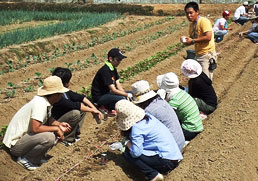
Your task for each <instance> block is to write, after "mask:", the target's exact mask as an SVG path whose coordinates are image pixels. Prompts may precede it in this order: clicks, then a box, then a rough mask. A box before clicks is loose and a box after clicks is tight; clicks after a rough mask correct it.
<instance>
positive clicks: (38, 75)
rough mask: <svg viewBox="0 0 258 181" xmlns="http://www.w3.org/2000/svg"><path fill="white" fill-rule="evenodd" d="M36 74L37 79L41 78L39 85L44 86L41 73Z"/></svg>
mask: <svg viewBox="0 0 258 181" xmlns="http://www.w3.org/2000/svg"><path fill="white" fill-rule="evenodd" d="M35 76H36V79H38V80H39V86H43V80H42V78H41V73H40V72H35Z"/></svg>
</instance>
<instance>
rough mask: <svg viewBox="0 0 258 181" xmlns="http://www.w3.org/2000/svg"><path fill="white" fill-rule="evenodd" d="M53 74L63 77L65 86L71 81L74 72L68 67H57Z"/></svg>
mask: <svg viewBox="0 0 258 181" xmlns="http://www.w3.org/2000/svg"><path fill="white" fill-rule="evenodd" d="M52 75H56V76H58V77H60V78H61V80H62V83H63V86H65V85H66V84H67V83H69V82H70V80H71V78H72V72H71V70H70V69H68V68H62V67H57V68H55V70H54V71H53V73H52Z"/></svg>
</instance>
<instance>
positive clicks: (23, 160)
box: [17, 157, 39, 171]
mask: <svg viewBox="0 0 258 181" xmlns="http://www.w3.org/2000/svg"><path fill="white" fill-rule="evenodd" d="M17 163H18V164H19V165H21V166H22V167H24V168H26V169H27V170H30V171H33V170H36V169H37V168H39V167H38V166H35V165H33V164H32V163H31V162H30V161H29V160H27V159H26V158H23V157H18V158H17Z"/></svg>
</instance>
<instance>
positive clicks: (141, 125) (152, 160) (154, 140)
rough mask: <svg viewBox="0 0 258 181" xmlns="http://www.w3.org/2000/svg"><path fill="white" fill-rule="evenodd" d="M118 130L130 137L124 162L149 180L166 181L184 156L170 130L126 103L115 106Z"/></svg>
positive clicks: (125, 101) (118, 103)
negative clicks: (128, 163) (167, 176)
mask: <svg viewBox="0 0 258 181" xmlns="http://www.w3.org/2000/svg"><path fill="white" fill-rule="evenodd" d="M115 109H116V111H117V118H116V119H117V124H118V127H119V128H120V129H121V130H122V131H123V132H126V133H127V134H125V135H129V136H128V138H129V140H128V141H126V142H125V145H126V147H127V148H126V150H125V152H124V153H123V155H124V157H125V159H126V160H127V161H129V162H130V163H131V164H133V165H134V166H136V168H138V169H139V170H140V171H141V172H142V173H144V175H145V176H146V178H147V179H148V180H153V181H157V180H164V177H163V175H162V174H166V173H168V172H169V171H171V170H173V169H174V168H176V167H177V165H178V160H181V159H183V156H182V154H181V152H180V150H179V148H178V146H177V143H176V141H175V140H174V137H173V136H172V134H171V133H170V131H169V130H168V128H167V127H166V126H165V125H164V124H162V123H161V122H160V121H159V120H157V119H156V118H155V117H154V116H152V115H151V114H148V113H145V111H144V110H143V109H142V108H140V107H138V106H136V105H134V104H133V103H132V102H130V101H127V100H120V101H118V102H117V103H116V105H115Z"/></svg>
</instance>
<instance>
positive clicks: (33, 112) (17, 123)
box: [3, 96, 50, 148]
mask: <svg viewBox="0 0 258 181" xmlns="http://www.w3.org/2000/svg"><path fill="white" fill-rule="evenodd" d="M36 106H40V107H41V108H42V109H46V110H47V107H50V105H49V104H48V102H47V101H46V98H44V97H41V96H34V98H33V99H32V100H31V101H30V102H28V103H27V104H25V105H24V106H23V107H22V108H20V109H19V110H18V112H17V113H16V114H15V115H14V116H13V118H12V120H11V121H10V123H9V125H8V129H7V131H6V133H5V136H4V139H3V143H4V144H5V146H6V147H8V148H11V146H13V145H15V143H16V142H17V141H18V140H19V139H20V138H21V137H22V136H23V135H25V134H26V133H27V132H29V131H30V130H28V127H29V124H30V119H31V117H32V118H34V119H37V120H40V121H42V124H44V123H45V122H46V121H47V119H46V117H45V115H44V114H43V113H44V111H43V112H39V111H38V110H37V109H35V108H36ZM43 116H44V117H43ZM14 127H16V129H13V128H14ZM11 128H12V129H11Z"/></svg>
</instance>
